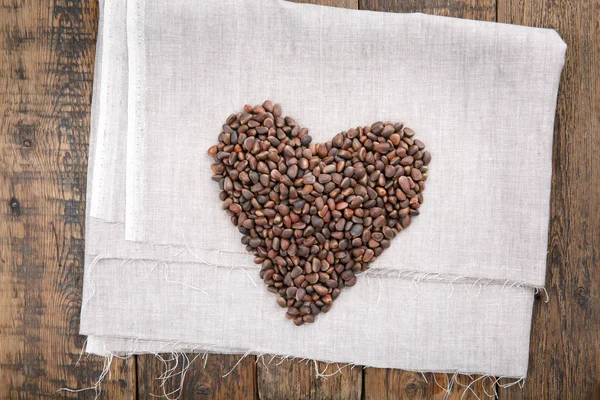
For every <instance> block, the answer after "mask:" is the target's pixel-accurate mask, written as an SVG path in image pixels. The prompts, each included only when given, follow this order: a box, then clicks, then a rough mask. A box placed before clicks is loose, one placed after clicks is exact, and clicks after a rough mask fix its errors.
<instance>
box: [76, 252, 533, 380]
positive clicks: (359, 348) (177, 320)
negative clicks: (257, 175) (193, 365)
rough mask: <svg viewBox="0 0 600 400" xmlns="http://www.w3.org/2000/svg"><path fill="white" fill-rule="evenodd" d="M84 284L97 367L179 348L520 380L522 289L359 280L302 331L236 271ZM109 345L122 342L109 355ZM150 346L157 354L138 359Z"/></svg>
mask: <svg viewBox="0 0 600 400" xmlns="http://www.w3.org/2000/svg"><path fill="white" fill-rule="evenodd" d="M92 279H93V281H94V282H95V284H94V295H93V296H92V297H91V298H90V300H89V302H88V303H87V305H86V306H85V307H84V308H83V314H82V320H81V333H82V334H85V335H92V336H94V337H96V338H94V339H93V340H92V342H91V343H90V347H88V351H91V352H97V353H99V354H103V355H105V354H107V353H108V352H112V353H126V354H130V353H137V352H154V351H156V352H165V351H166V350H165V349H168V351H171V350H172V349H171V348H172V345H173V344H177V345H180V346H181V344H182V343H183V344H187V345H183V346H182V348H183V349H184V350H189V351H195V352H204V351H207V350H212V351H215V348H216V349H220V352H224V351H223V350H224V349H231V350H230V351H225V352H235V353H240V354H245V353H247V354H277V355H284V356H290V357H298V358H308V359H315V360H322V361H331V362H340V363H354V364H358V365H367V366H372V367H380V368H402V369H410V370H417V371H434V372H459V373H477V374H485V375H492V376H507V377H516V378H521V377H523V376H525V375H526V373H527V361H528V355H529V352H528V347H529V332H530V324H531V310H532V304H533V289H531V288H517V287H512V288H509V287H505V288H503V287H502V286H499V285H487V286H482V287H478V286H475V287H473V286H472V285H462V284H461V285H456V287H454V288H453V287H452V286H451V285H449V284H447V283H433V282H426V283H422V284H421V285H419V287H415V286H414V284H413V283H412V282H410V281H408V280H398V279H394V278H385V277H384V278H379V279H377V278H370V279H367V278H366V277H363V278H362V279H359V281H358V283H357V284H356V286H354V287H353V288H352V289H351V290H348V291H347V293H346V292H344V293H343V294H342V295H341V296H340V297H339V298H338V299H337V300H336V301H335V306H334V307H333V308H332V310H331V311H330V312H329V313H327V314H324V315H320V316H319V318H318V320H317V322H316V323H315V324H307V325H304V326H302V327H300V328H299V327H297V326H295V325H294V324H292V323H291V321H288V320H286V319H285V318H283V312H282V311H281V308H280V307H279V306H278V305H277V303H276V302H275V301H274V298H273V294H272V293H269V292H267V291H266V290H265V288H264V287H263V285H262V284H259V282H258V281H257V279H256V278H253V277H250V276H249V275H248V274H246V272H245V271H243V270H241V269H234V270H229V269H227V268H221V267H214V268H198V265H197V264H179V263H177V264H161V265H158V266H151V265H147V264H143V263H139V262H136V263H130V264H129V265H128V266H127V268H124V267H123V261H122V260H115V259H103V260H100V261H98V262H97V263H96V264H95V266H94V268H93V270H92ZM240 327H243V329H240ZM102 339H106V341H103V340H102ZM115 339H121V341H117V342H116V345H115V344H114V343H113V344H111V343H112V341H113V340H115ZM151 341H158V342H163V343H155V344H154V346H152V347H150V348H149V349H147V348H146V347H145V346H147V343H146V342H151ZM98 342H100V343H101V344H100V345H98ZM164 342H166V343H164ZM105 343H106V347H105ZM136 346H138V347H137V348H136Z"/></svg>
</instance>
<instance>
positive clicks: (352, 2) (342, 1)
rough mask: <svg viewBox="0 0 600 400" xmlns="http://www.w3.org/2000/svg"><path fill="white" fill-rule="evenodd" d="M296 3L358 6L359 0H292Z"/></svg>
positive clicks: (345, 6) (346, 6)
mask: <svg viewBox="0 0 600 400" xmlns="http://www.w3.org/2000/svg"><path fill="white" fill-rule="evenodd" d="M290 1H293V2H294V3H309V4H320V5H322V6H330V7H342V8H358V0H290Z"/></svg>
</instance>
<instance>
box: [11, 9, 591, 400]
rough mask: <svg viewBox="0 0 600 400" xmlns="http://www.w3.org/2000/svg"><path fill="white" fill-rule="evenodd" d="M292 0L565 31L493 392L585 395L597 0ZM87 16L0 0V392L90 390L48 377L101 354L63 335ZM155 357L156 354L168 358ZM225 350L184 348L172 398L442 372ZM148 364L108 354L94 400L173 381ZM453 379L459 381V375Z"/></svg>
mask: <svg viewBox="0 0 600 400" xmlns="http://www.w3.org/2000/svg"><path fill="white" fill-rule="evenodd" d="M303 2H312V3H320V4H327V5H333V6H339V7H348V8H360V9H370V10H379V11H392V12H412V11H421V12H426V13H431V14H439V15H449V16H456V17H461V18H472V19H481V20H488V21H498V22H506V23H515V24H522V25H530V26H540V27H549V28H554V29H556V30H557V31H558V32H559V33H560V35H561V36H562V37H563V39H564V40H565V41H566V42H567V44H568V46H569V49H568V52H567V63H566V66H565V71H564V72H563V78H562V82H561V90H560V94H559V98H558V110H557V119H556V124H555V137H554V156H553V163H554V174H553V187H552V201H551V207H552V208H551V222H550V227H549V229H550V239H549V243H548V251H549V253H548V274H547V281H546V282H547V289H548V292H549V295H550V302H549V303H545V302H544V301H543V300H544V299H543V298H542V297H540V298H538V299H537V301H536V303H535V308H534V320H533V329H532V339H531V354H530V368H529V377H528V378H527V381H526V384H525V386H524V388H523V389H520V388H519V387H518V386H513V387H510V388H502V387H500V386H499V387H497V391H498V394H499V395H498V397H499V398H500V399H503V400H504V399H521V398H523V399H599V398H600V265H599V264H600V256H599V253H600V80H599V76H600V22H599V20H600V0H585V1H562V0H379V1H378V0H360V1H357V0H312V1H306V0H305V1H303ZM97 13H98V8H97V3H96V0H0V198H1V199H0V200H1V203H0V399H13V398H14V399H36V398H82V399H91V398H94V396H95V392H94V391H85V392H77V393H71V392H66V391H60V392H59V391H58V390H59V389H60V388H63V387H71V388H76V389H80V388H86V387H93V386H94V384H95V381H96V379H97V378H98V376H99V375H100V373H101V372H102V370H103V367H104V360H103V359H102V358H100V357H93V356H89V357H88V356H85V355H84V356H83V357H81V359H80V352H81V349H82V347H83V345H84V340H85V338H83V337H81V336H79V335H78V333H77V332H78V329H79V308H80V305H81V285H82V277H83V243H84V242H83V239H84V234H83V232H84V224H85V221H84V215H85V183H86V168H87V143H88V132H89V111H90V99H91V91H92V77H93V68H94V65H93V64H94V52H95V37H96V31H97ZM513 162H517V163H518V160H514V161H513ZM170 357H171V356H170V355H165V356H164V358H165V359H166V360H165V361H166V362H167V363H168V364H169V365H173V364H172V363H174V362H175V361H174V360H170ZM179 357H180V358H179V362H180V363H181V362H182V361H183V360H184V358H183V356H179ZM194 357H195V355H188V358H189V359H190V360H192V359H193V358H194ZM239 360H240V356H225V355H210V356H209V357H208V359H207V360H204V359H202V357H199V358H198V359H196V360H195V361H194V362H192V363H191V367H190V368H189V370H188V371H187V373H186V377H185V380H184V383H183V386H182V390H181V393H182V397H183V398H186V399H238V398H239V399H255V398H260V399H363V398H364V399H373V400H375V399H419V398H423V399H427V398H435V399H442V398H444V396H445V395H446V393H445V392H444V391H443V390H442V389H441V388H440V387H438V386H437V384H436V382H437V383H439V384H440V385H441V386H444V387H445V386H446V385H447V379H448V377H446V376H445V375H439V374H438V375H435V376H434V375H433V374H424V375H422V374H418V373H411V372H406V371H397V370H382V369H375V368H367V369H363V368H360V367H354V368H344V369H343V370H342V372H341V373H339V374H336V375H334V376H332V377H329V378H327V379H323V378H317V377H316V370H317V369H318V371H320V372H323V371H325V373H329V372H332V371H335V370H336V369H337V367H336V366H335V365H330V366H328V367H327V365H326V364H323V363H317V364H315V363H313V362H308V363H306V362H298V361H284V362H282V363H281V364H280V365H276V364H279V361H278V360H273V361H271V362H270V363H269V361H270V360H269V359H268V358H259V359H257V358H256V357H247V358H245V359H244V360H242V361H241V362H240V363H239V365H237V367H236V368H235V369H234V368H233V367H234V366H235V365H236V363H238V361H239ZM179 365H181V364H179ZM325 368H327V370H325ZM232 369H233V371H232ZM230 371H231V373H230V374H229V375H227V377H225V378H223V375H225V374H227V373H229V372H230ZM163 372H164V364H163V362H162V361H161V360H159V359H156V358H154V357H153V356H137V357H131V358H129V359H127V360H120V359H114V360H113V363H112V365H111V368H110V375H108V376H107V377H106V379H105V380H104V383H103V384H102V387H101V389H102V393H101V394H100V398H102V399H121V398H123V399H133V398H139V399H147V398H151V394H155V395H161V394H163V393H165V392H166V393H169V392H172V391H175V390H177V389H178V388H179V385H180V376H179V375H176V376H175V377H173V378H171V379H169V380H167V381H166V382H165V384H164V385H162V381H161V380H158V379H156V378H158V377H160V376H161V375H162V374H163ZM176 372H177V371H176ZM457 379H458V381H459V382H461V383H462V384H466V383H467V380H468V377H464V376H458V377H457ZM502 383H503V382H502V381H501V382H500V384H502ZM161 385H162V386H161ZM492 386H494V385H493V382H492V381H491V379H487V380H483V379H482V380H480V381H478V382H476V384H475V385H473V387H472V390H466V389H465V388H464V387H462V386H461V385H454V389H453V391H452V393H451V395H450V396H449V398H451V399H460V398H464V399H471V398H477V397H479V398H485V397H484V395H485V391H486V390H487V392H488V393H491V391H492V390H493V388H492ZM172 397H175V396H172Z"/></svg>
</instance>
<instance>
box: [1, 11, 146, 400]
mask: <svg viewBox="0 0 600 400" xmlns="http://www.w3.org/2000/svg"><path fill="white" fill-rule="evenodd" d="M97 16H98V9H97V4H96V2H95V1H77V0H54V1H51V2H50V1H39V0H38V1H34V0H1V1H0V197H1V203H0V214H1V216H0V398H2V399H37V398H43V397H66V398H78V397H81V398H93V397H94V393H93V392H92V393H90V392H83V393H68V392H57V391H58V390H59V389H60V388H63V387H70V388H73V389H81V388H85V387H89V386H92V385H94V383H95V381H96V379H97V378H98V377H99V376H100V373H101V371H102V369H103V365H104V360H103V359H102V358H100V357H92V356H90V357H85V356H84V357H83V358H82V359H81V360H80V361H79V363H78V362H77V361H78V359H79V357H80V351H81V349H82V347H83V345H84V340H85V338H83V337H81V336H79V335H78V329H79V309H80V306H81V287H82V281H83V279H82V278H83V248H84V215H85V184H86V171H87V168H86V167H87V145H88V142H87V140H88V132H89V112H90V98H91V91H92V77H93V64H94V54H95V38H96V30H97V22H96V21H97ZM133 396H135V360H133V359H131V360H129V361H115V362H113V364H112V368H111V375H110V376H109V377H107V378H106V379H105V381H104V384H103V385H102V395H101V396H100V398H103V399H108V398H111V399H118V398H131V397H133Z"/></svg>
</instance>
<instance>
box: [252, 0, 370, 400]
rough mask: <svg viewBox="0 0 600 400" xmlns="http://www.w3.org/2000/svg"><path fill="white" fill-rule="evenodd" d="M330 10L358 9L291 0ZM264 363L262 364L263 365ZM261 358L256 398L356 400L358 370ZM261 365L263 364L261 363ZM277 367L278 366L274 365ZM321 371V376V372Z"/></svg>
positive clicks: (342, 2)
mask: <svg viewBox="0 0 600 400" xmlns="http://www.w3.org/2000/svg"><path fill="white" fill-rule="evenodd" d="M294 1H295V2H296V3H312V4H320V5H326V6H334V7H345V8H354V9H356V8H358V0H294ZM265 360H266V361H265ZM269 360H270V357H267V356H265V357H263V358H262V359H261V360H259V362H258V363H257V376H258V395H259V398H260V399H262V400H267V399H317V400H318V399H323V400H325V399H360V398H361V393H362V375H363V373H362V368H361V367H355V368H350V367H346V368H341V367H342V366H338V364H332V365H329V366H328V365H327V364H326V363H322V362H317V363H316V365H315V363H314V362H309V363H306V362H303V361H296V360H286V361H284V362H283V363H280V361H279V360H278V359H274V360H273V361H271V362H270V363H269V362H268V361H269ZM262 361H265V362H264V363H263V362H262ZM277 364H279V365H277ZM340 368H341V370H340V371H339V372H338V373H336V374H335V375H333V376H329V377H327V378H323V377H317V369H318V371H319V372H321V373H323V374H324V375H326V374H329V373H331V372H334V371H337V370H338V369H340ZM323 371H325V372H323Z"/></svg>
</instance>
